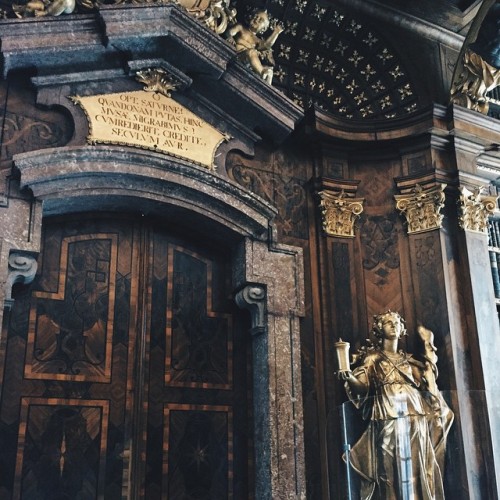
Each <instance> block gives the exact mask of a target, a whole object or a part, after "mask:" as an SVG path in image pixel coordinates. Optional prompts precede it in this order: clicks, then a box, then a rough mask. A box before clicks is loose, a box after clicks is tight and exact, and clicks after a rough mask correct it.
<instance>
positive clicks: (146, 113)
mask: <svg viewBox="0 0 500 500" xmlns="http://www.w3.org/2000/svg"><path fill="white" fill-rule="evenodd" d="M71 99H72V100H73V102H75V103H77V104H79V105H80V106H81V107H82V108H83V110H84V111H85V114H86V115H87V118H88V120H89V136H88V138H87V140H88V142H89V143H90V144H95V143H105V144H124V145H127V146H134V147H139V148H143V149H152V150H154V151H161V152H164V153H167V154H169V155H172V156H176V157H179V158H184V159H186V160H190V161H192V162H194V163H197V164H200V165H203V166H205V167H208V168H210V169H213V168H214V157H215V152H216V150H217V148H218V146H219V145H220V144H221V142H222V141H224V140H227V139H228V137H227V136H225V135H223V134H221V133H220V132H219V131H218V130H217V129H215V128H214V127H212V126H211V125H210V124H208V123H207V122H205V121H204V120H202V119H201V118H200V117H199V116H197V115H195V114H194V113H192V112H191V111H190V110H189V109H187V108H185V107H184V106H182V105H181V104H179V103H178V102H176V101H175V100H174V99H172V98H170V97H166V96H164V95H163V94H159V93H153V92H146V91H144V90H138V91H135V92H122V93H117V94H102V95H93V96H86V97H79V96H77V97H71Z"/></svg>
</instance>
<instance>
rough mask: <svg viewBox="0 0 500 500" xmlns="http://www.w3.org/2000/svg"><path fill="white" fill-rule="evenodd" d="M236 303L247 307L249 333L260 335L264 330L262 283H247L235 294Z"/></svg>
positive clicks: (264, 295) (264, 296)
mask: <svg viewBox="0 0 500 500" xmlns="http://www.w3.org/2000/svg"><path fill="white" fill-rule="evenodd" d="M235 300H236V304H238V307H241V308H242V309H248V310H249V311H250V314H251V318H252V328H251V330H250V331H251V334H252V335H253V336H256V335H260V334H261V333H264V332H265V331H266V289H265V288H264V287H263V286H262V285H247V286H246V287H245V288H242V289H241V290H240V291H239V292H238V293H237V294H236V296H235Z"/></svg>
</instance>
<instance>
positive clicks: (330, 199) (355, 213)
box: [318, 189, 365, 238]
mask: <svg viewBox="0 0 500 500" xmlns="http://www.w3.org/2000/svg"><path fill="white" fill-rule="evenodd" d="M318 194H319V197H320V208H321V215H322V219H323V229H324V231H325V233H326V234H327V235H329V236H340V237H343V238H354V236H355V234H354V223H355V222H356V219H358V218H359V216H360V215H361V213H362V212H363V203H364V201H365V200H364V198H354V197H349V195H348V194H346V193H345V191H344V190H343V189H342V190H341V191H340V192H338V193H331V192H328V191H324V190H323V191H320V192H319V193H318Z"/></svg>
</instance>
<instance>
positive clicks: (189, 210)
mask: <svg viewBox="0 0 500 500" xmlns="http://www.w3.org/2000/svg"><path fill="white" fill-rule="evenodd" d="M14 164H15V167H16V168H17V170H18V171H19V172H20V174H21V178H20V179H21V180H20V184H19V186H17V185H16V184H15V183H14V184H13V187H12V189H11V195H10V198H9V199H8V203H6V204H5V205H4V206H3V209H2V211H1V213H0V222H1V223H2V233H1V234H0V303H3V304H4V307H3V308H0V321H2V319H3V316H4V313H5V311H8V308H9V307H10V305H11V304H12V286H13V285H14V284H15V283H30V282H31V281H32V280H33V278H34V276H35V274H36V257H37V254H38V252H39V250H40V235H41V229H42V225H43V220H44V217H47V216H52V215H64V214H68V213H72V214H78V213H83V212H88V211H106V212H110V211H114V212H122V211H126V210H129V211H130V207H131V206H132V207H133V208H134V211H135V212H142V213H144V214H151V215H154V216H156V217H159V218H160V220H161V219H162V218H164V219H165V220H167V219H168V218H169V217H172V215H171V214H172V213H174V214H175V216H176V217H179V216H180V215H181V216H183V217H184V216H185V217H186V218H187V220H189V224H191V226H192V227H193V231H196V230H197V229H196V228H197V226H199V227H201V226H203V225H207V224H208V225H210V227H213V228H214V229H217V230H220V231H222V232H223V233H224V234H227V236H228V237H229V238H231V240H232V242H233V247H234V248H235V249H236V250H235V251H234V258H233V266H232V268H233V287H234V293H235V300H236V302H237V304H238V305H239V306H240V307H244V308H247V309H248V310H249V311H250V314H251V320H252V327H251V330H250V332H249V335H251V336H252V339H253V340H252V351H253V400H254V411H253V413H254V417H253V420H254V446H255V476H256V477H255V497H256V498H258V499H259V500H265V499H280V500H281V499H294V500H295V499H302V498H306V492H305V466H304V442H303V431H302V382H301V370H300V363H301V356H300V325H299V321H300V317H302V316H303V315H304V273H303V256H302V250H301V249H300V248H298V247H292V246H288V245H282V244H280V243H279V242H278V241H277V236H276V231H275V230H274V226H273V219H274V217H275V215H276V209H275V208H274V207H273V206H271V205H270V204H268V203H266V202H265V201H264V200H262V199H261V198H259V197H258V196H256V195H255V194H253V193H251V192H250V191H248V190H246V189H244V188H243V187H241V186H240V185H238V184H237V183H235V182H233V181H231V180H229V179H228V178H227V177H223V176H221V175H218V174H217V173H214V172H210V171H208V170H207V169H204V168H203V167H197V166H193V165H192V164H189V163H188V162H186V161H183V160H180V159H171V158H165V156H164V155H161V154H157V153H153V152H146V151H142V150H131V149H129V148H121V147H113V146H100V147H91V146H82V147H65V148H58V149H47V150H42V151H35V152H30V153H23V154H20V155H17V156H15V158H14ZM0 359H3V358H0ZM0 368H1V367H0Z"/></svg>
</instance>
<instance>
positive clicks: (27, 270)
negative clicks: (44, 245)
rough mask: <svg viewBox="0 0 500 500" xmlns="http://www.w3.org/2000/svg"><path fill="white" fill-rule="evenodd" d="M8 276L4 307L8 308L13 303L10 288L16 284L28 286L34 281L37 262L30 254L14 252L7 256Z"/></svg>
mask: <svg viewBox="0 0 500 500" xmlns="http://www.w3.org/2000/svg"><path fill="white" fill-rule="evenodd" d="M8 266H9V274H8V276H7V283H6V289H5V307H8V308H10V307H11V306H12V304H13V302H14V300H13V299H12V287H13V286H14V285H15V284H16V283H24V284H26V285H28V284H29V283H31V282H32V281H33V280H34V279H35V275H36V270H37V262H36V258H35V257H34V256H33V255H32V254H28V253H26V252H23V251H20V250H16V251H12V252H11V254H10V255H9V264H8Z"/></svg>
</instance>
